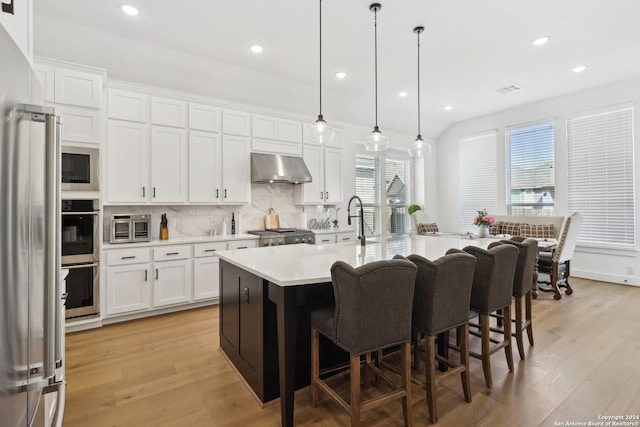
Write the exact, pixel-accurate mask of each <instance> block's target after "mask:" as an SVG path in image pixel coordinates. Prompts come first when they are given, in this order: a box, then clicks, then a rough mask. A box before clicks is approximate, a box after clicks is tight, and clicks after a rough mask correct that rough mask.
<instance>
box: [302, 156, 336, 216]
mask: <svg viewBox="0 0 640 427" xmlns="http://www.w3.org/2000/svg"><path fill="white" fill-rule="evenodd" d="M302 157H303V158H304V162H305V164H306V165H307V167H308V168H309V172H311V176H312V178H313V181H312V182H310V183H306V184H300V185H296V186H295V188H294V198H295V199H294V200H295V203H296V204H298V205H304V204H312V205H326V204H332V205H333V204H337V203H342V150H340V149H338V148H332V147H322V146H318V145H305V146H304V147H303V155H302Z"/></svg>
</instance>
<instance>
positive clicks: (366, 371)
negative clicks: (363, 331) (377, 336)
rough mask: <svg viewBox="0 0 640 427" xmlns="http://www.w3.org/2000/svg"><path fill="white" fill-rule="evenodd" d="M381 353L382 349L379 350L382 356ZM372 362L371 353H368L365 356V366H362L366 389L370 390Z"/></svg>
mask: <svg viewBox="0 0 640 427" xmlns="http://www.w3.org/2000/svg"><path fill="white" fill-rule="evenodd" d="M381 354H382V351H379V352H378V356H380V355H381ZM370 364H371V353H367V354H366V355H365V356H364V366H363V367H362V370H363V375H362V380H363V387H364V389H365V390H369V385H370V384H371V369H370V368H369V365H370Z"/></svg>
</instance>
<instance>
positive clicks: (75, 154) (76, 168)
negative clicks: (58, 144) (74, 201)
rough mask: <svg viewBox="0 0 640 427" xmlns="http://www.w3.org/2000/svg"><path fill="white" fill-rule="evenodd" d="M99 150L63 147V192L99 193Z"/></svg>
mask: <svg viewBox="0 0 640 427" xmlns="http://www.w3.org/2000/svg"><path fill="white" fill-rule="evenodd" d="M98 172H99V169H98V149H97V148H84V147H73V146H63V147H62V174H61V175H62V190H63V191H99V190H100V186H99V181H98V176H99V173H98Z"/></svg>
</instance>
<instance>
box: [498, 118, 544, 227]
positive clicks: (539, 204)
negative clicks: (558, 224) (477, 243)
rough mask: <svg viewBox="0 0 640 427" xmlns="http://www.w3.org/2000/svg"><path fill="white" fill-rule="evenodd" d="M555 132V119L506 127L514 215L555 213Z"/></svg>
mask: <svg viewBox="0 0 640 427" xmlns="http://www.w3.org/2000/svg"><path fill="white" fill-rule="evenodd" d="M553 132H554V126H553V123H552V122H547V123H539V124H535V125H530V126H525V127H518V128H511V129H507V131H506V144H507V150H508V156H507V159H508V164H509V168H508V178H507V189H508V191H509V196H508V198H507V204H508V208H509V209H508V210H509V213H510V214H511V215H537V216H545V215H553V213H554V205H553V201H554V200H555V172H554V138H553Z"/></svg>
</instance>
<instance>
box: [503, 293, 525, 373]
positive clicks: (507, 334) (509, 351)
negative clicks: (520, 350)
mask: <svg viewBox="0 0 640 427" xmlns="http://www.w3.org/2000/svg"><path fill="white" fill-rule="evenodd" d="M504 317H505V319H511V304H509V305H508V306H506V307H505V308H504ZM519 329H520V331H521V332H522V328H519ZM504 341H505V345H504V353H505V355H506V356H507V366H509V370H510V371H511V372H513V346H512V345H511V344H512V342H513V341H511V321H509V322H504Z"/></svg>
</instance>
